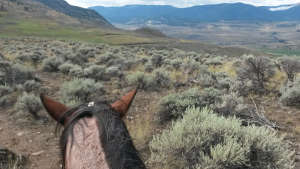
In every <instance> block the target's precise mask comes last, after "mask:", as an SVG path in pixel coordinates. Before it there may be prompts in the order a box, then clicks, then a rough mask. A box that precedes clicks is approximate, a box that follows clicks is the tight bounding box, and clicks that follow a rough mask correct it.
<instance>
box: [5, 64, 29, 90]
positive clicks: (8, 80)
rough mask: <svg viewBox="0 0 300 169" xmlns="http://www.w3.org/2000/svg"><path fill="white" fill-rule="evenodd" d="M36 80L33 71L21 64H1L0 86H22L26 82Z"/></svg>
mask: <svg viewBox="0 0 300 169" xmlns="http://www.w3.org/2000/svg"><path fill="white" fill-rule="evenodd" d="M31 79H34V74H33V70H32V69H31V68H29V67H26V66H24V65H21V64H12V63H10V62H6V61H4V62H0V85H5V84H8V85H15V84H22V83H24V82H25V81H26V80H31Z"/></svg>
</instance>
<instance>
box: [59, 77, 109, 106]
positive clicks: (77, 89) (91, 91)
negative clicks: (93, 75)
mask: <svg viewBox="0 0 300 169" xmlns="http://www.w3.org/2000/svg"><path fill="white" fill-rule="evenodd" d="M59 93H60V96H61V98H62V101H63V102H64V103H65V104H68V105H72V104H77V103H78V102H79V103H85V102H89V101H93V99H96V98H99V97H101V96H102V95H103V94H104V93H105V91H104V87H103V85H102V84H101V83H99V82H95V80H93V79H84V78H82V79H73V80H72V81H70V82H65V83H64V84H63V85H62V87H61V89H60V92H59Z"/></svg>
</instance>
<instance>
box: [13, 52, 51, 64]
mask: <svg viewBox="0 0 300 169" xmlns="http://www.w3.org/2000/svg"><path fill="white" fill-rule="evenodd" d="M16 59H17V60H20V61H22V62H32V63H33V64H35V65H36V64H38V63H40V62H41V61H42V60H43V59H45V56H44V55H43V54H42V53H40V52H34V53H31V54H24V55H19V56H17V58H16Z"/></svg>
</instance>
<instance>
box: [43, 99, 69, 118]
mask: <svg viewBox="0 0 300 169" xmlns="http://www.w3.org/2000/svg"><path fill="white" fill-rule="evenodd" d="M40 98H41V101H42V103H43V105H44V107H45V108H46V110H47V112H48V113H49V115H50V116H51V117H52V118H53V119H55V120H56V121H57V122H60V119H61V117H62V116H63V113H64V112H66V111H67V110H68V108H67V106H65V105H64V104H62V103H59V102H57V101H55V100H53V99H51V98H50V97H47V96H45V95H43V94H41V95H40Z"/></svg>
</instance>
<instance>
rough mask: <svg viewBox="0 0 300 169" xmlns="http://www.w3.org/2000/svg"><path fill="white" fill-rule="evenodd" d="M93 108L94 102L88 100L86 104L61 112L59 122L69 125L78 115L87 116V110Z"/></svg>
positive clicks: (91, 110) (89, 110)
mask: <svg viewBox="0 0 300 169" xmlns="http://www.w3.org/2000/svg"><path fill="white" fill-rule="evenodd" d="M94 108H95V102H89V103H87V104H82V105H79V106H76V107H74V108H71V109H70V110H67V111H66V112H64V113H63V115H62V117H61V118H60V120H59V122H60V123H61V124H64V125H65V126H69V125H70V124H71V123H72V122H73V121H74V120H75V119H78V118H79V117H80V116H82V117H83V116H87V112H93V111H94Z"/></svg>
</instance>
